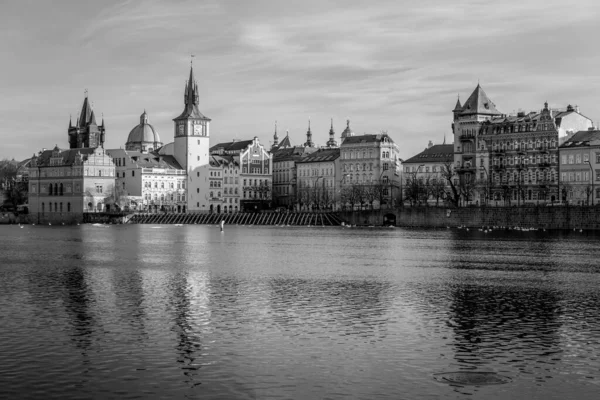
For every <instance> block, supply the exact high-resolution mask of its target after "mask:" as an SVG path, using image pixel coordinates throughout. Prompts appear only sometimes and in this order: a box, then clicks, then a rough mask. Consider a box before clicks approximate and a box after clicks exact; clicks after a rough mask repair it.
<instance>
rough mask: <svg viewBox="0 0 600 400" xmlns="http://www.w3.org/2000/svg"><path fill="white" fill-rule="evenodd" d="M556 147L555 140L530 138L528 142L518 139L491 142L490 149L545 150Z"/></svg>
mask: <svg viewBox="0 0 600 400" xmlns="http://www.w3.org/2000/svg"><path fill="white" fill-rule="evenodd" d="M553 148H556V140H555V139H552V140H548V139H544V140H540V139H538V140H536V141H535V142H534V141H533V139H530V140H529V142H526V141H525V140H522V141H521V142H519V141H518V140H515V141H514V142H513V141H507V142H500V143H498V142H495V143H493V144H492V150H494V151H495V150H517V151H518V150H547V149H553Z"/></svg>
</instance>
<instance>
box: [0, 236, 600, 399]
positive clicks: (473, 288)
mask: <svg viewBox="0 0 600 400" xmlns="http://www.w3.org/2000/svg"><path fill="white" fill-rule="evenodd" d="M599 244H600V236H597V235H594V234H586V233H579V232H566V233H550V232H510V233H507V232H491V233H484V232H480V231H478V230H471V231H469V232H467V231H465V230H456V229H449V230H446V229H444V230H416V229H400V228H395V229H394V228H381V229H366V228H365V229H357V228H337V227H336V228H321V227H319V228H307V227H298V228H290V227H287V228H284V227H257V226H239V227H237V226H226V227H225V231H224V232H223V233H221V232H220V230H219V228H218V227H215V226H201V225H195V226H194V225H190V226H172V225H163V226H151V225H111V226H93V225H87V226H72V227H47V226H45V227H41V226H25V227H23V228H19V227H18V226H0V317H1V325H0V360H1V362H0V391H1V392H2V393H4V395H3V398H44V399H47V398H58V399H69V398H169V399H172V398H202V399H212V398H214V399H267V398H268V399H348V398H352V399H388V398H389V399H417V398H418V399H428V398H430V399H438V398H448V399H463V398H465V397H467V396H468V397H471V398H482V399H483V398H484V399H518V398H527V399H534V398H540V399H566V398H577V399H595V398H598V393H600V377H599V371H600V360H599V358H598V357H599V355H600V313H599V309H600V291H599V290H598V288H599V287H600V262H599V260H600V246H599ZM460 371H478V372H491V373H494V374H496V375H497V376H499V377H502V378H503V379H504V380H505V381H507V383H504V384H499V385H479V386H478V385H467V384H451V383H450V382H448V381H446V380H444V379H439V378H438V375H436V374H441V373H447V372H460Z"/></svg>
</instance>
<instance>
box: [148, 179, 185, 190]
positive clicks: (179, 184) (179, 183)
mask: <svg viewBox="0 0 600 400" xmlns="http://www.w3.org/2000/svg"><path fill="white" fill-rule="evenodd" d="M165 183H166V184H167V189H175V183H174V182H160V188H161V189H165ZM158 186H159V182H157V181H154V182H150V181H146V182H144V187H145V188H152V187H154V188H155V189H158ZM177 189H185V182H184V181H177Z"/></svg>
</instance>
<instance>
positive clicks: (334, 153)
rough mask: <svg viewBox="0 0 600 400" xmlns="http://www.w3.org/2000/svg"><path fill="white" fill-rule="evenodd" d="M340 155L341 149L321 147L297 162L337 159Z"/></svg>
mask: <svg viewBox="0 0 600 400" xmlns="http://www.w3.org/2000/svg"><path fill="white" fill-rule="evenodd" d="M339 157H340V149H319V150H317V151H315V152H314V153H310V154H308V155H306V156H304V157H302V158H301V159H299V160H296V162H297V163H311V162H327V161H335V160H336V159H338V158H339Z"/></svg>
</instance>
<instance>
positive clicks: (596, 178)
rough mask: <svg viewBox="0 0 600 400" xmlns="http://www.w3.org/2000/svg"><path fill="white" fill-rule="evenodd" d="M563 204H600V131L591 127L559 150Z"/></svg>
mask: <svg viewBox="0 0 600 400" xmlns="http://www.w3.org/2000/svg"><path fill="white" fill-rule="evenodd" d="M558 154H559V160H560V187H559V196H560V197H559V198H560V200H561V201H563V202H565V203H569V204H575V205H590V204H594V205H595V204H599V203H600V201H599V200H600V131H598V130H594V129H592V128H590V129H589V130H587V131H580V132H577V133H575V134H574V135H572V136H571V137H569V138H568V139H567V140H566V141H565V142H564V143H563V144H562V145H561V146H560V147H559V149H558Z"/></svg>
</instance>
